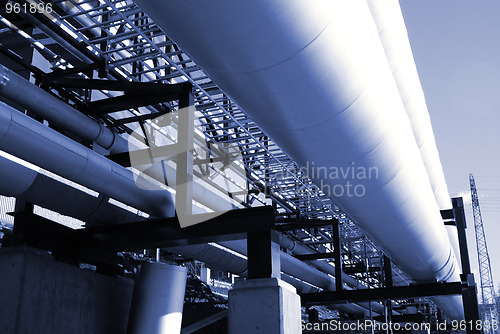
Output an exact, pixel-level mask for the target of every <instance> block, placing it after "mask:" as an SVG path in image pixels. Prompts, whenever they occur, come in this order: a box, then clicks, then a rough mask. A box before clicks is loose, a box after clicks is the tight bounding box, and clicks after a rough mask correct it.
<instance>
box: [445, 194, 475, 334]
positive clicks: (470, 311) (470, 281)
mask: <svg viewBox="0 0 500 334" xmlns="http://www.w3.org/2000/svg"><path fill="white" fill-rule="evenodd" d="M451 200H452V203H453V214H454V216H455V223H456V224H457V230H458V242H459V244H460V258H461V260H462V272H463V274H462V275H460V276H461V279H462V283H467V286H466V287H464V288H463V289H462V301H463V304H464V313H465V321H466V323H467V333H468V334H480V333H482V331H481V330H479V329H477V327H476V324H477V323H479V320H480V317H479V307H478V303H477V289H476V283H475V282H474V274H472V273H471V271H470V262H469V251H468V249H467V236H466V234H465V229H466V228H467V225H466V221H465V210H464V202H463V199H462V197H454V198H452V199H451ZM471 324H472V325H471Z"/></svg>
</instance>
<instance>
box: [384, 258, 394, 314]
mask: <svg viewBox="0 0 500 334" xmlns="http://www.w3.org/2000/svg"><path fill="white" fill-rule="evenodd" d="M383 260H384V263H383V266H384V267H383V270H384V281H385V287H386V288H392V287H393V281H392V267H391V260H390V259H389V258H388V257H387V256H386V255H385V254H384V257H383ZM385 303H386V304H385V308H384V311H385V313H386V317H387V321H389V322H392V302H391V301H390V300H386V301H385Z"/></svg>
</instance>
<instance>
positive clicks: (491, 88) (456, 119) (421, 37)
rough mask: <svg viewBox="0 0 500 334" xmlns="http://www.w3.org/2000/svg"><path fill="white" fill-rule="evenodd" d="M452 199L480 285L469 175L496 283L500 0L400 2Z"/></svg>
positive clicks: (499, 268) (499, 251) (499, 261)
mask: <svg viewBox="0 0 500 334" xmlns="http://www.w3.org/2000/svg"><path fill="white" fill-rule="evenodd" d="M400 4H401V9H402V11H403V16H404V18H405V22H406V26H407V29H408V34H409V38H410V43H411V45H412V50H413V55H414V58H415V62H416V64H417V69H418V72H419V76H420V80H421V83H422V87H423V89H424V92H425V97H426V101H427V106H428V109H429V113H430V115H431V119H432V125H433V128H434V134H435V136H436V142H437V146H438V149H439V153H440V156H441V161H442V164H443V168H444V173H445V176H446V180H447V183H448V187H449V190H450V194H451V196H459V195H460V196H463V197H464V200H465V201H466V211H467V217H468V227H469V228H468V238H469V240H468V241H469V242H468V244H469V251H470V254H471V263H472V266H473V270H474V271H475V275H476V282H477V281H479V276H478V269H477V253H476V244H475V235H474V223H473V219H472V209H471V204H470V190H469V181H468V175H469V173H473V174H474V177H475V179H476V184H477V187H478V191H479V201H480V205H481V211H482V214H483V223H484V228H485V231H486V239H487V244H488V248H489V254H490V258H491V262H492V270H493V279H494V282H495V285H497V286H498V284H499V283H500V148H499V145H500V1H498V0H479V1H470V0H400Z"/></svg>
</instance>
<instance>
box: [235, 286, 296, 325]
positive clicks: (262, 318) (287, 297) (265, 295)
mask: <svg viewBox="0 0 500 334" xmlns="http://www.w3.org/2000/svg"><path fill="white" fill-rule="evenodd" d="M300 325H301V312H300V297H299V296H298V295H297V293H296V290H295V288H294V287H293V286H291V285H290V284H288V283H286V282H284V281H282V280H280V279H277V278H265V279H253V280H246V281H242V282H237V283H236V284H235V286H234V287H233V289H232V290H231V291H229V313H228V330H229V331H228V332H229V334H258V333H264V334H300V333H301V327H300Z"/></svg>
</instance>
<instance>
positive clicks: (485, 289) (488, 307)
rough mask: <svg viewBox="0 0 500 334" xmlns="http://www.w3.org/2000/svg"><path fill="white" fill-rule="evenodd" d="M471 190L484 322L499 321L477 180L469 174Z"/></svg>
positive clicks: (490, 331) (488, 331) (490, 330)
mask: <svg viewBox="0 0 500 334" xmlns="http://www.w3.org/2000/svg"><path fill="white" fill-rule="evenodd" d="M469 182H470V192H471V197H472V214H473V216H474V227H475V230H476V245H477V258H478V263H479V276H480V279H481V304H482V305H481V315H482V319H483V321H484V322H486V321H488V322H489V323H491V322H492V321H498V313H497V306H496V298H495V286H494V284H493V275H492V273H491V263H490V255H489V253H488V246H487V244H486V236H485V233H484V226H483V218H482V215H481V208H480V206H479V197H478V195H477V188H476V181H475V180H474V176H473V175H472V174H469ZM493 332H494V331H493V330H492V329H491V328H487V327H485V333H493Z"/></svg>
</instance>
